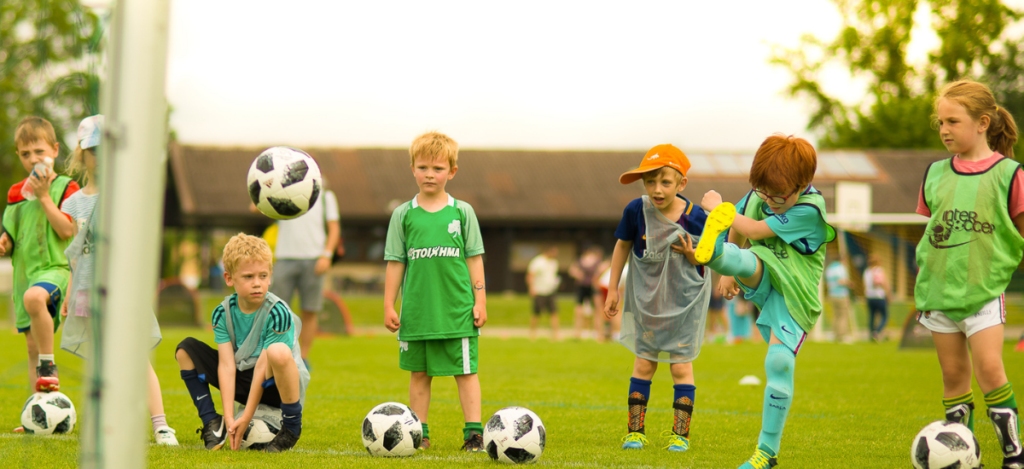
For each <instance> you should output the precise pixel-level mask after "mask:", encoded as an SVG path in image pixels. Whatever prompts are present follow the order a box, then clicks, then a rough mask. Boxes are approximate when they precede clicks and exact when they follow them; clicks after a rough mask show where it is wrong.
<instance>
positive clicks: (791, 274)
mask: <svg viewBox="0 0 1024 469" xmlns="http://www.w3.org/2000/svg"><path fill="white" fill-rule="evenodd" d="M794 209H796V210H795V211H794ZM790 211H793V214H797V213H805V212H806V213H810V214H812V215H810V216H813V217H814V220H815V222H816V224H817V225H818V229H819V230H823V231H824V237H823V241H824V242H823V243H821V244H820V245H817V246H814V245H810V244H807V243H805V242H798V241H796V240H793V242H792V243H790V242H786V241H785V240H783V238H782V236H783V234H784V231H783V230H782V229H781V228H773V231H775V233H776V234H777V236H773V237H771V238H765V239H761V240H757V241H755V240H750V245H751V247H750V250H751V252H753V253H754V254H755V255H756V256H757V257H758V259H761V262H762V263H764V268H765V270H766V271H767V272H768V274H769V278H770V281H771V284H772V288H774V289H776V290H778V291H779V292H781V293H782V296H783V298H785V300H786V309H788V310H789V314H790V316H792V317H793V319H794V320H795V321H796V323H797V324H799V325H800V327H801V328H802V329H803V330H805V331H809V330H811V329H813V328H814V323H816V322H817V321H818V317H819V316H820V315H821V298H820V296H819V294H818V286H819V285H820V284H821V275H822V272H823V271H824V270H825V244H827V243H830V242H832V241H833V240H834V239H836V230H835V229H833V228H832V227H831V226H830V225H829V224H828V223H827V222H826V221H825V199H824V198H823V197H822V196H821V192H818V191H817V190H815V189H814V187H810V188H808V189H807V190H806V191H804V193H803V194H800V197H799V198H798V199H797V203H796V205H794V206H793V207H792V208H790ZM789 214H790V212H786V214H783V215H775V214H773V213H772V212H771V210H770V209H768V206H767V204H765V203H764V201H763V200H761V198H760V197H756V196H751V195H750V194H747V201H746V206H745V207H744V208H743V215H745V216H747V217H748V218H751V219H753V220H755V221H761V220H766V219H769V218H772V217H776V218H780V217H781V218H786V217H785V216H786V215H789ZM772 225H773V222H769V226H772Z"/></svg>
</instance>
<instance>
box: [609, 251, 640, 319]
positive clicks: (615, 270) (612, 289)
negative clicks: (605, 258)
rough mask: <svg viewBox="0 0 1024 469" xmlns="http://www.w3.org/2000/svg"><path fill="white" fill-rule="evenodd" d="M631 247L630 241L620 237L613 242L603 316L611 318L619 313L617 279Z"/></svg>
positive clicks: (620, 275)
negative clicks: (610, 270) (613, 247)
mask: <svg viewBox="0 0 1024 469" xmlns="http://www.w3.org/2000/svg"><path fill="white" fill-rule="evenodd" d="M631 249H633V242H632V241H623V240H621V239H620V240H618V241H616V242H615V249H614V250H613V251H612V267H611V269H612V272H611V277H610V278H609V279H608V297H607V298H605V301H604V315H605V317H608V318H611V317H613V316H615V315H616V314H619V279H620V278H621V277H622V268H623V267H625V266H626V261H627V260H628V259H629V251H630V250H631Z"/></svg>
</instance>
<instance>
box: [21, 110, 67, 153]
mask: <svg viewBox="0 0 1024 469" xmlns="http://www.w3.org/2000/svg"><path fill="white" fill-rule="evenodd" d="M39 140H42V141H44V142H46V143H47V145H50V146H54V145H57V133H56V132H54V131H53V124H51V123H50V121H48V120H46V119H43V118H42V117H36V116H29V117H26V118H24V119H22V120H21V122H19V123H18V127H16V128H15V129H14V144H15V145H17V146H19V147H20V146H22V145H31V144H32V143H34V142H37V141H39Z"/></svg>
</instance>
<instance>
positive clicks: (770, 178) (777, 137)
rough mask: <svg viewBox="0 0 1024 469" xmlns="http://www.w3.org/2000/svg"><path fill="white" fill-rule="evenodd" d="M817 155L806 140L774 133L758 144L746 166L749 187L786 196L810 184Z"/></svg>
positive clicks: (816, 166) (816, 167) (816, 163)
mask: <svg viewBox="0 0 1024 469" xmlns="http://www.w3.org/2000/svg"><path fill="white" fill-rule="evenodd" d="M817 169H818V156H817V153H815V151H814V147H812V146H811V144H810V143H808V142H807V140H804V139H802V138H797V137H794V136H792V135H790V136H788V137H787V136H785V135H783V134H774V135H772V136H770V137H768V138H766V139H765V140H764V142H763V143H761V147H760V148H758V149H757V153H755V154H754V164H753V165H751V166H750V185H751V186H753V187H754V188H757V189H766V190H770V191H772V192H777V193H789V192H792V191H793V190H795V189H797V188H800V187H803V186H807V185H810V184H811V181H812V180H813V179H814V172H815V171H816V170H817Z"/></svg>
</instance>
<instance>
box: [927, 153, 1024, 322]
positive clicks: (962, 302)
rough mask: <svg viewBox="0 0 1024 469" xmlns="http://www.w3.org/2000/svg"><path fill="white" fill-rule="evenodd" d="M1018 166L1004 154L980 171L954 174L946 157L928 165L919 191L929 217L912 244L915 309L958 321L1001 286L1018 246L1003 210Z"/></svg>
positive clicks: (1023, 245)
mask: <svg viewBox="0 0 1024 469" xmlns="http://www.w3.org/2000/svg"><path fill="white" fill-rule="evenodd" d="M1019 167H1020V165H1019V164H1018V163H1017V162H1016V161H1013V160H1011V159H1009V158H1003V159H1002V160H1000V161H999V162H998V163H996V164H994V165H992V167H991V168H989V169H988V170H987V171H985V172H983V173H972V174H961V173H957V171H956V169H955V168H953V159H952V158H950V159H947V160H942V161H936V162H935V163H932V164H931V166H929V167H928V170H927V171H926V172H925V179H924V192H923V195H924V201H925V204H926V205H927V206H928V208H929V210H931V212H932V216H931V218H929V219H928V226H927V227H926V228H925V235H924V236H923V237H922V238H921V242H920V243H919V244H918V245H917V265H918V266H920V268H921V271H920V272H919V273H918V276H917V284H916V285H915V286H914V303H915V306H916V307H917V310H918V311H935V310H938V311H942V312H943V314H945V315H946V316H947V317H949V318H950V319H952V320H954V321H962V320H964V319H966V318H967V317H968V316H971V315H973V314H974V313H977V312H978V311H979V310H981V307H982V306H984V305H985V304H986V303H988V302H990V301H992V300H993V299H995V298H998V297H999V295H1002V294H1003V292H1004V291H1006V286H1007V285H1008V284H1009V283H1010V276H1011V275H1012V274H1013V271H1014V270H1016V269H1017V266H1018V265H1020V261H1021V256H1022V249H1024V238H1022V237H1021V235H1020V233H1019V232H1018V231H1017V227H1016V226H1014V224H1013V219H1012V218H1010V209H1009V198H1010V186H1011V185H1012V184H1013V179H1014V177H1016V173H1017V168H1019Z"/></svg>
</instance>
